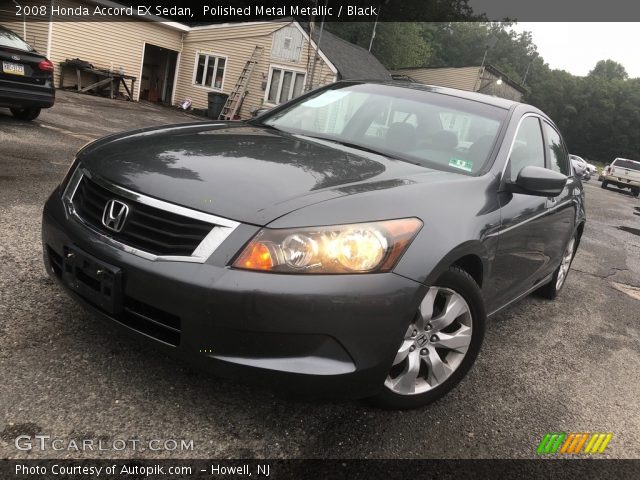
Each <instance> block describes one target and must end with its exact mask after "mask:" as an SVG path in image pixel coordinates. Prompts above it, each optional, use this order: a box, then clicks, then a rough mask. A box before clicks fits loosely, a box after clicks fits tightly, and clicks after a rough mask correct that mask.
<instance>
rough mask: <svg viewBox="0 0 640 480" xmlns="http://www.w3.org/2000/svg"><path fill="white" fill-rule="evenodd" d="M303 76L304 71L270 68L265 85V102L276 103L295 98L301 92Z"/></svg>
mask: <svg viewBox="0 0 640 480" xmlns="http://www.w3.org/2000/svg"><path fill="white" fill-rule="evenodd" d="M304 78H305V73H304V72H296V71H293V70H284V69H282V68H272V69H271V78H270V80H269V85H267V102H268V103H275V104H278V103H283V102H286V101H289V100H291V99H292V98H296V97H297V96H299V95H300V94H301V93H302V90H303V88H304Z"/></svg>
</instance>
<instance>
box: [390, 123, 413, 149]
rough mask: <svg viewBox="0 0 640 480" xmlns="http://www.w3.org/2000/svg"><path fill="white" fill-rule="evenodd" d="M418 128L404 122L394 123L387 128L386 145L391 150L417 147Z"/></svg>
mask: <svg viewBox="0 0 640 480" xmlns="http://www.w3.org/2000/svg"><path fill="white" fill-rule="evenodd" d="M416 141H417V137H416V128H415V127H414V126H413V125H410V124H408V123H404V122H396V123H392V124H391V125H390V126H389V129H388V130H387V135H386V139H385V144H386V145H385V146H386V148H387V149H389V150H397V151H407V150H414V149H415V148H416Z"/></svg>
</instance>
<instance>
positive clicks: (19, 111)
mask: <svg viewBox="0 0 640 480" xmlns="http://www.w3.org/2000/svg"><path fill="white" fill-rule="evenodd" d="M11 113H12V114H13V116H14V117H16V118H17V119H18V120H25V121H31V120H34V119H36V118H38V115H40V109H39V108H12V109H11Z"/></svg>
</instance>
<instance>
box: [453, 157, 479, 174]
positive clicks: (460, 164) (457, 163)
mask: <svg viewBox="0 0 640 480" xmlns="http://www.w3.org/2000/svg"><path fill="white" fill-rule="evenodd" d="M449 166H450V167H455V168H459V169H460V170H464V171H465V172H470V171H471V169H472V168H473V162H472V161H471V160H464V159H462V158H456V157H451V158H450V159H449Z"/></svg>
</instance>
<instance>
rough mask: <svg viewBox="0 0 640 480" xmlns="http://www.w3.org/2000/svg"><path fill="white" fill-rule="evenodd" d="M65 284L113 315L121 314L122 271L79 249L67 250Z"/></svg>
mask: <svg viewBox="0 0 640 480" xmlns="http://www.w3.org/2000/svg"><path fill="white" fill-rule="evenodd" d="M62 281H63V282H64V284H65V285H67V286H68V287H69V288H70V289H71V290H73V291H74V292H76V293H77V294H78V295H80V296H81V297H83V298H84V299H85V300H87V301H88V302H89V303H91V304H93V305H95V306H97V307H98V308H100V309H101V310H104V311H105V312H107V313H108V314H110V315H117V314H118V313H120V312H121V311H122V270H121V269H120V268H118V267H114V266H113V265H109V264H108V263H105V262H103V261H101V260H98V259H96V258H94V257H92V256H91V255H89V254H87V253H85V252H83V251H81V250H79V249H78V248H76V247H71V246H66V247H64V257H63V268H62Z"/></svg>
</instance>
